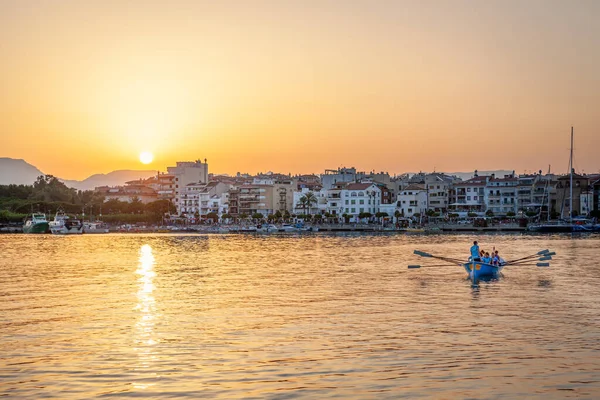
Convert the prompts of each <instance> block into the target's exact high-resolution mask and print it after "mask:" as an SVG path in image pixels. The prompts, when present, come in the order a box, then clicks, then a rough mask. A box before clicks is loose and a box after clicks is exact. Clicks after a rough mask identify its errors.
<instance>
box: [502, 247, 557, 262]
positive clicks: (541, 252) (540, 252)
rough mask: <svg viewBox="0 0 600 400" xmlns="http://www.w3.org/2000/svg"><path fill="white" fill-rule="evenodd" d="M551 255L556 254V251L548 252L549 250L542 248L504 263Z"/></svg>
mask: <svg viewBox="0 0 600 400" xmlns="http://www.w3.org/2000/svg"><path fill="white" fill-rule="evenodd" d="M553 255H556V253H555V252H550V251H549V250H542V251H538V252H537V253H535V254H531V255H528V256H525V257H521V258H517V259H516V260H510V261H507V262H506V263H507V264H512V263H514V262H517V261H523V260H529V259H533V258H537V257H538V256H542V257H551V256H553Z"/></svg>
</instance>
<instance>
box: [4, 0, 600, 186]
mask: <svg viewBox="0 0 600 400" xmlns="http://www.w3.org/2000/svg"><path fill="white" fill-rule="evenodd" d="M599 13H600V3H598V2H594V1H581V2H576V3H569V2H560V1H551V2H546V1H531V2H526V3H523V2H517V1H508V2H506V1H502V2H501V1H489V2H484V3H480V2H468V1H464V2H462V1H459V2H454V1H453V2H446V1H436V2H431V3H419V2H413V3H411V2H401V1H398V2H379V3H377V4H369V3H364V2H344V3H343V5H340V3H336V2H319V3H313V4H307V3H304V2H302V3H300V2H296V3H294V2H285V3H281V2H272V1H256V2H241V3H240V2H218V3H214V2H196V1H194V2H192V1H182V0H180V1H174V2H169V3H168V5H167V3H163V2H152V3H148V2H141V1H132V2H127V4H118V5H117V4H109V3H104V2H95V1H80V2H76V3H73V2H61V1H45V0H38V1H32V2H11V1H8V2H2V4H0V49H2V50H1V54H2V59H3V62H2V63H1V64H0V88H1V89H2V94H3V95H2V96H0V136H1V138H2V149H1V154H0V156H3V157H4V156H5V157H12V158H22V159H25V160H27V161H28V162H30V163H32V164H35V165H36V166H37V167H39V168H40V169H41V170H43V171H44V172H46V171H48V173H52V174H54V175H57V176H61V177H63V178H64V179H83V178H85V177H87V176H89V175H91V174H93V173H102V172H108V171H112V170H118V169H140V168H141V167H142V164H141V163H140V161H139V154H140V153H142V152H151V153H152V154H153V155H154V160H153V162H152V163H150V164H148V168H152V169H157V166H164V165H170V164H172V163H174V162H175V161H177V160H181V159H187V160H193V159H195V158H196V157H197V155H198V154H200V155H201V156H202V157H206V158H208V159H209V160H210V162H211V168H212V170H213V171H219V172H222V173H229V174H232V173H235V172H237V171H267V170H274V171H285V172H291V173H309V172H317V171H320V170H323V169H326V168H336V167H338V166H344V165H349V164H352V165H354V166H355V167H357V168H359V169H375V170H378V171H390V172H392V171H419V170H422V171H432V170H434V169H435V170H438V171H465V170H467V171H468V170H470V169H472V168H473V167H474V166H478V167H479V168H481V169H501V168H506V167H510V168H512V169H515V170H517V171H519V172H522V171H526V170H527V171H534V170H538V169H542V170H546V169H547V166H548V164H551V165H552V169H553V170H554V171H557V172H558V171H565V170H566V169H567V165H568V154H569V130H570V127H571V126H574V127H575V162H574V164H575V167H576V168H577V169H578V170H584V171H589V172H597V167H596V166H595V165H594V164H593V163H594V162H595V160H596V149H597V148H599V147H600V135H599V134H598V133H599V132H600V115H599V114H598V112H597V110H598V105H599V104H600V80H598V76H597V73H596V71H598V70H600V54H599V52H598V51H597V49H598V48H600V26H599V25H598V24H597V23H596V21H595V16H597V15H599Z"/></svg>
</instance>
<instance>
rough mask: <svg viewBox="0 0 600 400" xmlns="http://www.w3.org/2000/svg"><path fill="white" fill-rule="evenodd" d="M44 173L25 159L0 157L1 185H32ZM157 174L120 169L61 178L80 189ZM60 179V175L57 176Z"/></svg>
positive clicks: (120, 182)
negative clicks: (76, 177) (72, 178)
mask: <svg viewBox="0 0 600 400" xmlns="http://www.w3.org/2000/svg"><path fill="white" fill-rule="evenodd" d="M40 175H44V173H43V172H42V171H40V170H39V169H37V168H36V167H34V166H33V165H31V164H29V163H28V162H26V161H25V160H18V159H15V158H8V157H0V185H10V184H11V183H14V184H17V185H31V184H33V183H34V182H35V180H36V179H37V177H38V176H40ZM151 176H156V171H154V170H151V171H150V170H142V171H135V170H127V169H125V170H118V171H113V172H109V173H108V174H95V175H92V176H90V177H89V178H86V179H84V180H82V181H75V180H65V179H61V180H62V181H63V182H64V183H65V185H67V186H69V187H72V188H75V189H78V190H92V189H94V188H95V187H97V186H118V185H123V184H124V183H125V182H127V181H133V180H136V179H140V178H141V179H146V178H149V177H151ZM57 178H59V179H60V177H57Z"/></svg>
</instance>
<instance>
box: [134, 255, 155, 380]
mask: <svg viewBox="0 0 600 400" xmlns="http://www.w3.org/2000/svg"><path fill="white" fill-rule="evenodd" d="M154 265H155V262H154V256H153V255H152V247H151V246H150V245H149V244H145V245H143V246H142V247H141V249H140V257H139V264H138V268H137V270H136V271H135V273H136V274H137V275H139V277H138V279H137V281H138V282H139V285H138V292H137V299H138V302H137V304H136V306H135V310H136V311H137V312H139V317H138V321H137V323H136V325H135V334H134V342H135V345H134V348H135V351H136V353H137V355H138V360H139V364H138V368H140V369H147V368H150V367H151V365H152V362H153V361H155V360H156V354H155V351H154V349H153V346H154V345H156V344H157V343H158V341H157V340H156V338H155V332H154V327H155V324H156V319H157V317H158V314H157V312H156V300H155V298H154V294H153V293H154V290H155V289H156V287H155V285H154V277H155V276H156V272H154ZM148 386H150V384H148V383H141V382H137V383H134V387H136V388H139V389H145V388H147V387H148Z"/></svg>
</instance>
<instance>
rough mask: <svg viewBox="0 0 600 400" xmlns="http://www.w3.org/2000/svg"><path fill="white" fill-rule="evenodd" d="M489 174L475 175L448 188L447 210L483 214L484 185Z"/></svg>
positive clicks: (484, 207)
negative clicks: (448, 200) (448, 202)
mask: <svg viewBox="0 0 600 400" xmlns="http://www.w3.org/2000/svg"><path fill="white" fill-rule="evenodd" d="M490 178H491V177H490V176H475V177H473V178H471V179H469V180H467V181H464V182H458V183H455V184H454V185H453V186H452V188H451V189H450V204H449V205H448V208H449V211H450V212H452V213H458V214H460V213H465V214H466V213H467V212H475V213H479V214H481V215H483V213H485V210H486V203H485V186H486V185H487V182H488V180H489V179H490Z"/></svg>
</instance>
